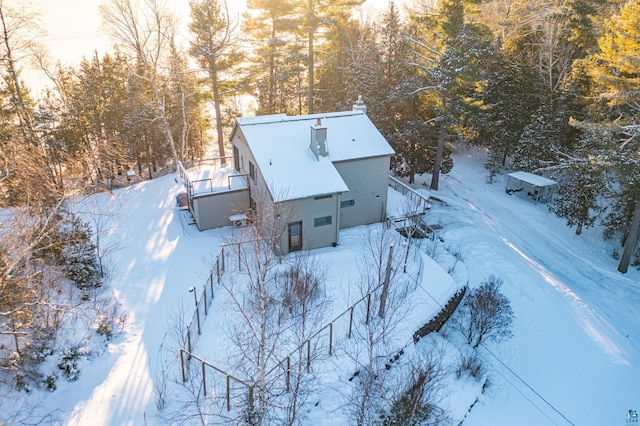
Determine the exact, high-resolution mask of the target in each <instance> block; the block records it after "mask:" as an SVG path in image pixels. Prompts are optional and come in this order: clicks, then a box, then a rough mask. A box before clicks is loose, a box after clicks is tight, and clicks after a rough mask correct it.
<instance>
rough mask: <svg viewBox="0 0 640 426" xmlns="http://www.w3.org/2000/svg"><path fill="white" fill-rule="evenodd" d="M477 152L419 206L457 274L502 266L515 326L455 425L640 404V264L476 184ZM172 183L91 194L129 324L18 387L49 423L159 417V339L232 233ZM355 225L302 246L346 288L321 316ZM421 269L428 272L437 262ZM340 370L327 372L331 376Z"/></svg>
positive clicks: (325, 412) (608, 418)
mask: <svg viewBox="0 0 640 426" xmlns="http://www.w3.org/2000/svg"><path fill="white" fill-rule="evenodd" d="M477 157H479V154H478V152H476V151H470V152H465V153H462V154H458V155H455V156H454V162H455V167H454V168H453V170H452V172H451V173H450V174H449V175H446V176H443V177H442V179H441V190H440V191H438V193H437V197H438V198H440V199H442V200H443V201H445V202H446V203H447V205H446V206H445V205H440V204H434V205H433V207H432V209H431V210H430V211H429V212H428V213H427V216H426V218H427V222H428V223H429V224H430V225H440V226H441V227H442V228H441V229H440V230H439V231H438V233H439V236H440V237H441V238H442V239H443V240H444V243H443V244H444V245H446V246H447V247H448V248H450V249H451V250H455V251H459V252H460V254H461V255H462V257H463V260H464V264H460V265H459V266H457V271H458V273H459V274H461V276H459V277H456V281H466V280H467V279H468V282H469V285H470V286H471V287H473V286H477V285H478V284H479V283H480V281H481V280H483V279H484V278H486V277H487V276H489V275H491V274H493V275H495V276H497V277H499V278H501V279H502V280H503V281H504V286H503V288H502V291H503V292H504V293H505V294H506V295H507V296H508V297H509V298H510V299H511V304H512V307H513V310H514V313H515V322H514V330H513V332H514V337H513V338H512V339H511V340H508V341H506V342H504V343H500V344H497V345H493V344H489V345H487V346H486V347H485V348H481V349H480V354H481V356H482V358H483V359H484V360H485V361H486V363H487V366H488V377H489V385H488V386H487V388H486V389H485V392H484V394H482V395H481V396H480V398H479V401H478V403H477V404H476V405H475V406H474V407H473V409H472V410H471V412H470V414H468V416H467V418H466V419H465V420H464V424H465V425H502V424H513V423H517V424H520V425H544V424H559V425H562V424H575V425H615V424H623V423H625V416H626V414H627V413H628V411H629V410H639V409H640V317H638V315H637V314H636V311H637V309H636V308H637V307H638V306H640V283H639V282H640V273H639V272H638V271H637V270H635V269H633V268H632V269H631V270H630V272H629V273H628V274H626V275H621V274H619V273H617V272H616V265H617V263H616V261H615V260H614V259H612V258H611V256H610V253H611V251H612V249H613V247H614V246H613V244H612V242H609V241H603V240H602V239H601V237H600V230H599V229H588V230H586V231H585V232H583V235H581V236H576V235H575V234H574V232H573V230H572V229H569V228H567V227H566V226H565V224H564V222H563V221H562V220H561V219H558V218H557V217H555V216H554V215H553V214H552V213H549V212H548V210H547V207H546V206H545V205H542V204H534V203H532V202H529V201H527V200H524V199H521V198H518V197H515V196H509V195H507V194H506V193H505V191H504V184H505V182H504V179H502V178H498V181H497V182H496V183H494V184H491V185H489V184H486V183H485V182H486V179H485V171H484V169H483V168H482V159H481V158H477ZM422 181H423V179H418V185H417V187H418V188H419V187H420V185H419V183H421V182H422ZM181 191H183V188H182V187H181V186H180V185H178V184H176V183H175V181H174V180H173V176H167V177H165V178H160V179H157V180H154V181H150V182H144V183H141V184H138V185H135V186H132V187H130V188H126V189H124V190H121V191H118V192H116V194H115V195H114V196H108V195H100V196H99V197H102V198H103V199H104V202H105V203H106V204H105V205H108V206H110V207H109V208H110V209H112V210H113V211H118V212H120V214H121V217H120V219H119V220H118V221H117V222H115V223H114V227H113V233H112V238H119V239H121V240H122V242H123V243H124V248H123V249H122V250H120V251H118V252H117V253H115V257H114V259H113V260H114V262H115V265H116V271H115V275H114V278H113V281H112V283H111V284H110V286H111V289H112V290H113V292H114V294H115V296H116V297H117V298H118V300H119V302H120V303H121V305H122V309H123V310H124V311H126V312H128V313H129V322H128V325H127V327H126V328H125V331H124V333H123V334H122V335H121V336H119V337H118V338H116V339H114V341H112V342H110V343H109V344H108V345H107V346H105V347H104V348H103V351H104V353H103V354H102V355H100V356H96V357H94V358H92V359H91V360H88V361H86V362H85V363H83V364H82V365H81V366H80V369H81V373H80V378H79V379H78V381H77V382H74V383H66V382H64V381H62V380H61V381H60V382H59V386H58V390H57V391H56V392H54V393H51V394H50V393H45V392H40V391H36V392H34V394H33V395H32V396H31V403H32V404H34V405H40V407H41V408H42V410H43V411H44V412H47V413H51V415H52V417H53V418H56V419H60V420H59V421H54V423H58V424H59V423H62V424H68V425H88V424H91V425H114V426H115V425H139V424H145V423H146V424H158V422H159V420H158V417H157V409H156V405H155V394H154V382H155V385H156V386H157V385H158V383H157V369H158V363H159V362H160V361H159V360H160V358H161V356H160V354H161V353H162V351H163V350H164V349H166V348H163V345H167V344H168V343H167V342H169V341H170V339H169V338H168V336H169V335H170V334H171V333H172V330H171V325H172V322H173V323H175V316H176V315H177V314H178V313H179V312H181V311H184V312H186V316H189V315H190V312H192V310H193V306H194V300H193V293H190V292H189V288H190V287H192V286H195V287H201V286H202V285H203V283H205V282H206V279H207V277H208V274H209V266H208V262H209V261H210V259H212V258H213V257H214V256H215V255H216V253H217V252H218V250H219V247H220V246H221V244H223V242H225V237H226V235H227V234H228V233H229V232H231V230H230V229H229V228H223V229H217V230H211V231H205V232H198V231H197V230H196V229H195V228H194V227H193V226H189V225H187V224H186V223H185V222H184V221H183V219H182V216H181V215H180V214H179V212H178V211H177V210H176V209H175V207H174V203H175V196H176V195H177V194H178V193H179V192H181ZM234 232H235V231H234ZM361 235H362V229H361V228H355V229H349V230H345V231H343V232H342V233H341V245H340V246H338V247H335V248H333V247H331V248H325V249H320V250H317V251H316V252H315V253H314V254H316V255H317V257H318V258H319V259H322V262H323V263H325V264H326V265H327V266H328V267H329V270H330V276H331V278H332V281H331V282H332V283H333V285H336V286H341V287H342V289H343V290H342V291H343V293H345V294H346V297H345V298H344V299H343V302H344V303H343V304H342V305H340V304H335V305H334V306H332V311H331V312H327V318H333V317H335V315H336V314H338V313H340V312H343V311H344V310H345V309H346V308H347V307H348V306H349V302H348V300H353V298H351V299H350V298H349V297H348V293H349V291H348V290H347V289H346V288H347V283H348V282H349V275H350V274H352V273H353V264H354V261H353V258H352V257H351V258H350V257H349V256H348V255H346V253H347V252H348V251H349V250H354V249H355V250H357V247H358V244H359V241H361V240H360V238H361ZM352 255H353V253H352V254H351V256H352ZM437 260H443V259H437ZM423 264H429V261H428V260H426V261H424V262H423ZM445 267H446V266H445ZM425 270H426V271H427V273H425V274H424V277H423V278H424V279H425V283H428V278H429V277H430V276H433V274H435V273H436V272H435V271H437V270H438V269H437V268H434V269H430V268H426V269H425ZM429 271H430V272H429ZM426 285H427V286H428V284H426ZM450 290H452V289H443V291H445V292H446V291H450ZM212 306H215V303H214V305H212ZM218 308H220V307H218ZM412 314H418V315H424V314H425V313H424V312H412ZM412 322H413V323H415V322H419V320H417V319H413V320H412ZM204 327H206V328H207V329H206V331H205V333H203V336H202V337H201V339H200V341H199V342H198V346H197V351H196V352H197V353H204V352H207V351H208V352H209V353H214V352H215V351H214V350H213V348H215V346H214V345H215V344H216V339H215V337H216V333H215V330H216V321H215V320H214V317H210V318H207V319H206V320H205V323H204ZM413 331H415V330H412V329H409V328H407V329H405V330H404V331H403V332H404V334H403V335H402V336H399V338H400V339H404V341H405V342H407V343H409V342H410V340H411V335H412V333H413ZM435 338H436V337H434V339H435ZM421 345H424V343H423V342H422V341H421V343H420V344H418V345H415V346H417V347H418V349H419V348H420V347H421ZM411 346H413V344H412V343H411V345H410V347H411ZM217 349H221V348H217ZM411 350H413V349H411ZM201 351H202V352H201ZM448 351H452V352H447V353H455V350H454V349H451V348H450V349H448ZM218 352H221V351H218ZM177 366H178V369H177V370H176V371H174V372H173V374H175V375H176V376H177V375H179V364H177ZM327 370H328V369H327ZM346 379H348V377H346V378H345V377H333V380H334V381H336V383H337V384H338V385H339V381H340V380H346ZM477 391H478V389H477V388H474V387H473V386H471V389H468V388H464V387H458V388H453V391H452V392H451V393H450V394H449V395H448V398H447V400H446V404H447V407H448V408H449V409H451V410H452V411H454V412H455V414H454V418H456V419H461V418H462V417H463V416H464V412H466V410H467V408H468V405H469V404H470V403H471V402H473V400H471V401H469V396H473V397H475V394H476V393H477ZM332 398H334V397H332V396H326V397H324V398H323V402H322V403H321V404H319V406H318V407H319V408H316V409H315V410H312V412H311V413H310V418H315V419H324V423H325V424H339V423H341V421H340V420H339V419H344V417H342V416H344V414H345V413H343V412H340V411H339V404H338V405H331V399H332Z"/></svg>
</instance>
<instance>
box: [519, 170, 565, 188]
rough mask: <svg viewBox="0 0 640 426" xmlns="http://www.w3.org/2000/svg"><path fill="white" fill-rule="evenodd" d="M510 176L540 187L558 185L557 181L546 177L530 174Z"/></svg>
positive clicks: (523, 173)
mask: <svg viewBox="0 0 640 426" xmlns="http://www.w3.org/2000/svg"><path fill="white" fill-rule="evenodd" d="M508 176H510V177H512V178H514V179H518V180H520V181H522V182H526V183H529V184H531V185H534V186H538V187H543V186H553V185H556V184H557V183H556V181H555V180H551V179H547V178H546V177H544V176H539V175H534V174H533V173H529V172H514V173H509V175H508Z"/></svg>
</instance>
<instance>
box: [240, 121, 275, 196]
mask: <svg viewBox="0 0 640 426" xmlns="http://www.w3.org/2000/svg"><path fill="white" fill-rule="evenodd" d="M232 136H233V139H232V142H233V145H234V146H235V147H236V148H238V158H239V161H240V172H241V173H247V174H248V173H249V162H251V163H253V165H254V166H255V175H256V176H255V178H256V180H255V181H253V180H252V179H251V176H247V182H248V184H249V188H251V194H252V197H256V196H258V194H268V193H269V190H268V188H267V184H266V183H265V181H264V179H263V177H262V173H260V170H259V169H258V164H257V162H256V159H255V158H254V157H253V154H252V153H251V150H250V149H249V145H247V142H246V139H245V137H244V135H243V134H242V131H241V130H240V129H238V130H236V132H235V133H234V134H233V135H232ZM234 167H235V164H234Z"/></svg>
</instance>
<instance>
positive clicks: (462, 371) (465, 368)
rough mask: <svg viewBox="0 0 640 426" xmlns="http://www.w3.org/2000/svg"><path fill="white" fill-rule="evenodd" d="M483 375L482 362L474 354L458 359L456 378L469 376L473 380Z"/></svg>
mask: <svg viewBox="0 0 640 426" xmlns="http://www.w3.org/2000/svg"><path fill="white" fill-rule="evenodd" d="M483 374H484V367H483V365H482V362H481V361H480V359H479V358H478V356H477V355H476V354H471V355H463V356H462V357H461V358H460V364H458V368H457V369H456V378H457V379H459V378H461V377H462V376H464V375H469V376H470V377H473V378H474V379H479V378H480V377H482V375H483Z"/></svg>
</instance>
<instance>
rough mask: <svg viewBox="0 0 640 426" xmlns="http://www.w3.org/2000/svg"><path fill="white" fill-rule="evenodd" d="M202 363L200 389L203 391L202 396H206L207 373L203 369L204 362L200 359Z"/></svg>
mask: <svg viewBox="0 0 640 426" xmlns="http://www.w3.org/2000/svg"><path fill="white" fill-rule="evenodd" d="M200 362H201V364H202V390H203V393H204V396H207V375H206V374H207V373H206V371H205V364H204V361H200Z"/></svg>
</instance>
